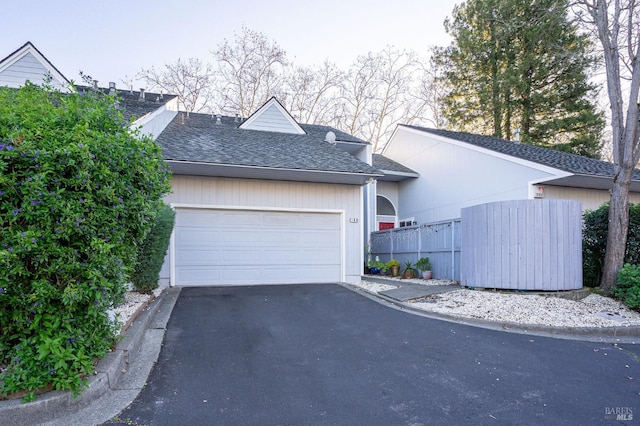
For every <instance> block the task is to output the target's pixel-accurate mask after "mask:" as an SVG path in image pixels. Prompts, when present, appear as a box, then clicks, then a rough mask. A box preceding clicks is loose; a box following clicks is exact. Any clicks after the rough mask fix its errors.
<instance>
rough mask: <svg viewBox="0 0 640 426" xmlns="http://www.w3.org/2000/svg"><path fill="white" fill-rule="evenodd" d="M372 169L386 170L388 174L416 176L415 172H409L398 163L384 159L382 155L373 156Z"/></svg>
mask: <svg viewBox="0 0 640 426" xmlns="http://www.w3.org/2000/svg"><path fill="white" fill-rule="evenodd" d="M372 157H373V158H372V160H373V161H372V163H373V167H375V168H376V169H380V170H388V171H390V172H400V173H413V174H416V175H417V174H418V172H416V171H415V170H411V169H410V168H408V167H405V166H403V165H402V164H400V163H397V162H395V161H393V160H392V159H390V158H387V157H385V156H384V155H382V154H373V156H372Z"/></svg>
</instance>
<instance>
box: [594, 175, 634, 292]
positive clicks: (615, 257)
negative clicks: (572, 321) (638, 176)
mask: <svg viewBox="0 0 640 426" xmlns="http://www.w3.org/2000/svg"><path fill="white" fill-rule="evenodd" d="M616 168H617V169H618V170H617V171H616V172H617V175H616V176H617V178H614V182H613V188H611V202H610V204H609V230H608V234H607V252H606V254H605V257H604V268H603V270H602V281H601V282H600V288H601V289H602V290H603V291H604V292H605V293H608V292H609V291H610V290H611V287H613V286H615V285H616V282H617V280H618V272H619V271H620V269H622V266H623V265H624V257H625V252H626V247H627V233H628V231H629V186H630V184H631V174H632V173H633V168H631V170H621V169H620V168H618V167H616Z"/></svg>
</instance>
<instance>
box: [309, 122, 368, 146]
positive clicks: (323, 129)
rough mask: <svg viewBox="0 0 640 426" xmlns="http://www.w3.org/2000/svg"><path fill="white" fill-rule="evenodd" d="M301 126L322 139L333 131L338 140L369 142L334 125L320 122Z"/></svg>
mask: <svg viewBox="0 0 640 426" xmlns="http://www.w3.org/2000/svg"><path fill="white" fill-rule="evenodd" d="M300 127H302V129H303V130H304V131H305V132H307V133H308V134H310V135H313V136H316V137H318V138H320V139H322V140H324V139H325V137H326V136H327V133H328V132H333V133H335V135H336V140H337V141H342V142H353V143H361V144H365V145H366V144H369V142H367V141H365V140H363V139H360V138H357V137H355V136H352V135H350V134H348V133H345V132H343V131H341V130H338V129H334V128H333V127H330V126H321V125H319V124H300Z"/></svg>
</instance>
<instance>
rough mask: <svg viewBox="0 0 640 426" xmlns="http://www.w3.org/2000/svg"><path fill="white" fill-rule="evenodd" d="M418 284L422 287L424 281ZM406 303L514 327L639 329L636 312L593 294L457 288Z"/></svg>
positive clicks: (367, 285) (374, 287) (376, 287)
mask: <svg viewBox="0 0 640 426" xmlns="http://www.w3.org/2000/svg"><path fill="white" fill-rule="evenodd" d="M420 281H421V280H420ZM416 282H419V281H416ZM448 283H451V282H448ZM420 284H422V285H426V284H425V281H422V283H420ZM429 284H431V285H444V284H445V282H442V281H440V280H430V282H429ZM357 286H358V287H360V288H362V289H364V290H366V291H369V292H372V293H377V292H379V291H384V290H388V289H390V288H394V286H392V285H385V284H377V283H373V282H368V281H362V282H361V283H359V284H357ZM409 303H410V305H411V306H412V307H414V308H417V309H421V310H424V311H428V312H437V313H442V314H447V315H452V316H456V317H460V318H474V319H483V320H489V321H498V322H507V323H516V324H527V325H543V326H553V327H598V328H600V327H629V326H640V313H638V312H634V311H631V310H630V309H628V308H626V307H625V306H624V305H623V304H621V303H619V302H617V301H615V300H613V299H610V298H608V297H603V296H599V295H596V294H591V295H589V296H587V297H586V298H584V299H582V300H579V301H573V300H567V299H561V298H559V297H549V296H539V295H531V294H519V293H507V292H502V293H500V292H494V291H479V290H469V289H459V290H455V291H451V292H447V293H440V294H435V295H432V296H429V297H425V298H423V299H418V300H415V301H412V302H409Z"/></svg>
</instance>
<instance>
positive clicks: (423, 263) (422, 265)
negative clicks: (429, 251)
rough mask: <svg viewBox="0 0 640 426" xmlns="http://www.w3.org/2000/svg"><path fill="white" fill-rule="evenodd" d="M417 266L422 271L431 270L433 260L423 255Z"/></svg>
mask: <svg viewBox="0 0 640 426" xmlns="http://www.w3.org/2000/svg"><path fill="white" fill-rule="evenodd" d="M416 268H418V269H420V270H421V271H430V270H431V261H430V260H429V258H428V257H421V258H420V259H418V261H417V262H416Z"/></svg>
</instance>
